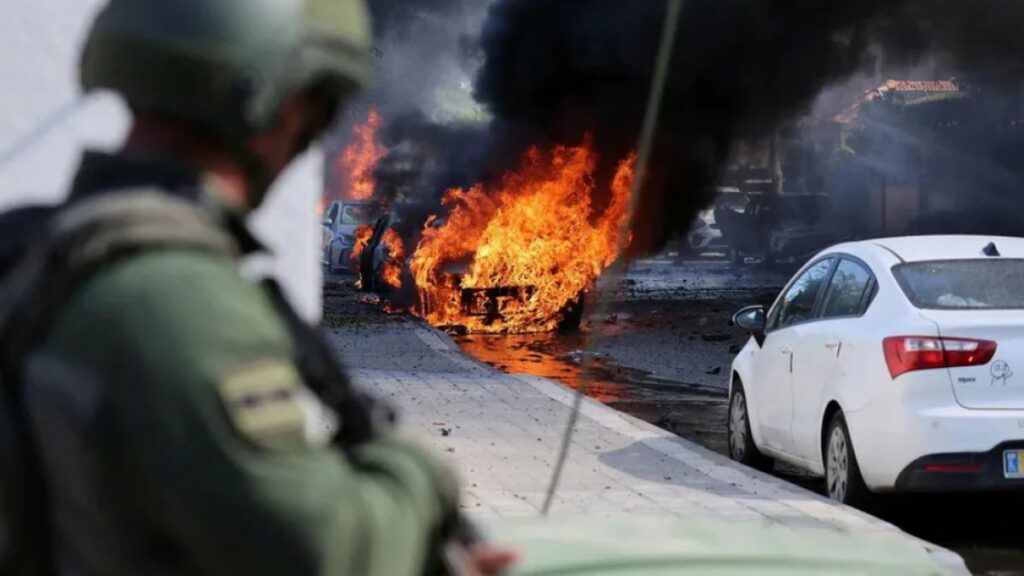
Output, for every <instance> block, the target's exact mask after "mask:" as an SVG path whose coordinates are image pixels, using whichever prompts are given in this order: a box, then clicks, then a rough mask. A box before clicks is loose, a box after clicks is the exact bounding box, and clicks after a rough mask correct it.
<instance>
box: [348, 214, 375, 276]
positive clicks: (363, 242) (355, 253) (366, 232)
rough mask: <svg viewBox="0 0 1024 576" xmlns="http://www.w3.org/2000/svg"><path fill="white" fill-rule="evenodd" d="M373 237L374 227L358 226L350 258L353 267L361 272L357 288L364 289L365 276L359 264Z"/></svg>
mask: <svg viewBox="0 0 1024 576" xmlns="http://www.w3.org/2000/svg"><path fill="white" fill-rule="evenodd" d="M371 239H373V228H370V227H369V226H367V225H366V224H363V225H361V226H360V227H359V228H356V233H355V243H354V244H353V245H352V252H351V253H350V255H349V258H350V260H351V262H352V268H353V269H354V270H356V271H357V272H359V273H360V277H359V280H357V281H356V289H357V290H362V288H363V278H362V272H361V267H360V266H359V259H360V257H362V255H363V252H364V251H365V250H366V247H367V246H369V244H370V240H371Z"/></svg>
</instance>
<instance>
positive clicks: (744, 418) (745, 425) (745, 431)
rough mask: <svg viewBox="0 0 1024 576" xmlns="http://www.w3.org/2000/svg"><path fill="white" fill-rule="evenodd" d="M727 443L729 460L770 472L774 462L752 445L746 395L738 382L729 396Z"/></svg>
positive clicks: (752, 439) (755, 445) (752, 436)
mask: <svg viewBox="0 0 1024 576" xmlns="http://www.w3.org/2000/svg"><path fill="white" fill-rule="evenodd" d="M727 441H728V443H729V457H730V458H732V459H733V460H735V461H737V462H739V463H740V464H745V465H747V466H750V467H751V468H754V469H756V470H760V471H762V472H769V471H771V469H772V467H773V466H774V461H772V459H771V458H769V457H767V456H765V455H764V454H762V453H761V450H760V449H758V447H757V444H755V443H754V435H753V434H751V432H750V411H749V410H748V409H747V394H746V392H745V391H744V390H743V385H742V384H740V382H739V381H738V380H737V381H736V383H735V384H733V387H732V394H731V395H730V396H729V418H728V423H727Z"/></svg>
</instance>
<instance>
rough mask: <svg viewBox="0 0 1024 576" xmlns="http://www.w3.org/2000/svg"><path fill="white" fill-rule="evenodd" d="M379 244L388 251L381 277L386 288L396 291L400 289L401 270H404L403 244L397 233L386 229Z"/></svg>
mask: <svg viewBox="0 0 1024 576" xmlns="http://www.w3.org/2000/svg"><path fill="white" fill-rule="evenodd" d="M381 242H382V243H383V244H384V246H385V247H386V248H387V249H388V259H387V261H385V262H384V272H383V274H382V275H381V276H382V277H383V279H384V283H385V284H387V285H388V287H390V288H392V289H394V290H397V289H399V288H401V287H402V270H403V269H404V268H405V243H404V242H402V237H401V236H399V235H398V232H395V231H394V230H392V229H390V228H388V230H387V232H384V238H382V239H381Z"/></svg>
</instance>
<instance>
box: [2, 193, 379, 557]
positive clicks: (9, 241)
mask: <svg viewBox="0 0 1024 576" xmlns="http://www.w3.org/2000/svg"><path fill="white" fill-rule="evenodd" d="M225 224H226V225H225ZM0 230H2V231H3V235H2V238H0V574H4V575H7V574H17V575H26V576H36V575H48V574H52V573H54V568H53V565H52V560H53V554H52V550H51V543H50V541H49V540H50V536H51V529H50V522H49V520H50V516H49V506H48V498H47V494H46V486H45V484H46V483H45V481H44V475H43V473H42V468H41V466H40V462H39V459H38V455H39V451H38V450H37V448H36V446H35V444H34V438H33V435H32V433H31V428H30V426H29V423H28V418H27V414H26V412H25V410H24V408H23V403H22V393H23V389H22V382H21V377H20V369H21V362H22V361H23V360H24V359H25V358H26V357H27V356H28V355H29V354H30V353H31V351H32V350H33V348H34V346H37V345H38V344H39V339H40V338H41V337H42V336H44V335H45V332H46V329H47V327H48V326H49V323H50V322H51V321H53V320H54V318H55V316H56V315H57V314H59V313H60V310H61V308H62V305H63V303H64V302H65V301H66V300H67V298H69V297H70V296H71V295H72V294H73V293H74V292H75V290H76V289H77V288H79V287H81V286H82V285H83V284H84V283H85V282H86V281H87V280H88V279H89V278H91V277H92V276H93V275H95V274H96V273H97V272H99V271H101V270H103V269H105V268H107V267H109V266H112V265H114V264H115V263H117V262H119V261H123V260H124V259H127V258H130V257H132V256H134V255H138V254H140V253H145V252H148V251H154V250H160V249H168V248H174V249H182V248H184V249H194V250H199V251H206V252H211V253H216V254H223V255H228V256H231V257H233V258H236V259H237V258H240V257H241V256H242V254H241V253H240V246H241V245H242V244H244V243H245V242H244V239H243V238H240V237H239V234H240V233H241V232H240V231H242V230H244V224H243V223H242V222H241V221H240V220H238V221H230V222H224V218H223V217H222V216H221V215H214V214H213V213H212V211H211V210H209V209H207V208H205V207H204V205H203V203H202V202H201V201H200V200H199V198H198V192H196V193H194V194H192V195H185V194H183V193H179V192H174V193H168V192H167V191H163V190H156V189H153V190H148V189H128V190H116V191H110V192H104V193H99V194H94V195H90V196H88V197H85V198H82V199H78V200H73V201H71V202H69V203H67V204H64V205H62V206H30V207H25V208H19V209H15V210H13V211H10V212H7V213H3V214H0ZM266 288H267V292H268V294H269V295H270V297H271V298H272V301H273V303H274V306H275V308H276V309H277V311H278V312H279V314H280V315H281V316H282V317H283V319H284V320H285V322H286V324H287V325H288V328H289V330H290V331H291V332H292V334H293V338H295V339H296V342H297V346H296V349H297V350H298V351H299V355H300V357H298V358H296V363H297V365H298V367H299V371H300V373H301V374H302V375H303V377H304V379H305V380H306V382H307V385H309V387H310V389H311V390H312V391H313V392H314V393H315V394H317V395H318V396H319V397H320V399H321V400H322V401H323V402H324V403H325V404H327V405H328V406H330V407H331V408H332V409H333V410H335V412H336V413H337V414H338V415H339V416H340V418H339V420H340V421H341V423H342V424H341V429H340V430H339V433H338V436H337V438H336V442H335V443H336V444H337V445H339V447H341V448H342V449H347V448H349V447H351V446H353V445H356V444H359V443H362V442H365V441H366V440H368V439H370V438H371V437H373V436H374V435H375V434H377V433H378V431H379V430H380V429H381V428H382V427H385V426H390V425H391V423H392V422H393V420H394V417H393V413H392V412H391V410H390V409H389V408H387V407H386V406H385V405H383V404H381V403H379V402H376V401H373V400H372V399H370V398H369V397H367V396H365V395H362V394H361V393H358V392H356V391H355V390H354V389H353V388H352V386H351V384H350V382H349V380H348V379H347V377H346V376H345V374H344V370H343V369H342V368H341V366H340V364H338V362H337V361H336V360H335V359H334V357H333V355H332V354H331V352H330V350H329V347H328V346H327V344H326V342H324V340H323V339H322V336H321V335H320V333H319V332H318V331H317V330H316V329H314V328H312V327H310V326H309V325H307V324H306V323H305V322H304V321H303V320H301V319H300V317H299V316H298V314H297V313H296V312H295V311H294V309H293V308H292V307H291V305H290V304H289V303H288V302H287V301H286V300H285V298H284V296H283V294H282V292H281V290H280V288H279V287H278V286H277V285H276V284H274V283H272V282H268V283H266Z"/></svg>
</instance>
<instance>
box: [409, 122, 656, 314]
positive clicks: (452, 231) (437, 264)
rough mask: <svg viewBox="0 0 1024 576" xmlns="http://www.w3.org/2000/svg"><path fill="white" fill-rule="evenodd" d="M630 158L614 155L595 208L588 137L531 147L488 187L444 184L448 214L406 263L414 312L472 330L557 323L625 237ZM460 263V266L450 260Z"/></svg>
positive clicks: (594, 160)
mask: <svg viewBox="0 0 1024 576" xmlns="http://www.w3.org/2000/svg"><path fill="white" fill-rule="evenodd" d="M635 159H636V158H635V155H630V156H629V157H628V158H626V159H625V160H623V161H622V162H621V163H620V164H619V167H618V170H617V172H616V174H615V177H614V178H613V180H612V183H611V194H610V201H609V202H608V205H607V207H606V208H605V209H604V211H603V212H602V213H601V214H599V215H598V214H595V213H594V212H595V207H594V206H593V201H594V197H595V193H596V192H597V186H596V184H595V181H594V177H593V176H594V171H595V169H596V166H597V155H596V153H595V152H594V149H593V146H592V144H591V141H590V138H589V137H587V138H586V139H585V140H584V142H583V144H582V145H580V146H576V147H569V146H558V147H555V148H553V149H552V150H551V151H550V152H547V153H545V152H542V151H541V150H540V149H539V148H532V149H530V150H529V151H527V153H526V154H525V155H524V157H523V160H522V165H521V166H520V168H519V169H518V170H515V171H513V172H510V173H508V174H506V175H505V177H504V178H503V180H502V183H501V186H500V187H498V189H496V190H489V189H487V188H485V186H484V185H482V184H478V185H476V186H474V187H472V188H470V189H468V190H463V189H454V190H449V191H448V192H447V194H446V195H445V198H444V204H445V206H447V207H448V208H449V215H448V219H447V221H446V222H445V223H444V224H443V225H441V226H439V227H434V226H432V225H431V224H430V223H428V226H427V228H426V230H425V231H424V233H423V238H422V239H421V241H420V243H419V245H418V246H417V248H416V252H415V254H414V255H413V258H412V262H411V264H410V269H411V271H412V273H413V277H414V279H415V282H416V287H417V289H418V290H419V293H420V308H421V309H420V314H421V315H422V316H424V317H425V318H426V319H427V320H428V321H429V322H430V323H432V324H434V325H461V326H465V327H466V328H467V329H468V330H470V331H473V332H515V333H525V332H544V331H551V330H554V329H556V328H557V327H558V325H559V323H560V322H561V320H562V319H563V317H564V316H565V314H566V310H567V307H569V306H570V305H571V304H572V303H574V302H576V301H577V300H578V299H579V298H580V297H581V296H582V294H583V293H585V292H586V291H587V290H589V289H590V288H591V287H592V286H593V284H594V282H595V281H596V280H597V278H598V276H600V274H601V273H602V272H603V271H604V270H605V269H606V268H607V267H608V266H610V265H611V264H612V262H614V261H615V259H616V258H618V256H619V251H620V247H621V246H622V245H624V244H626V243H627V242H628V241H629V238H628V237H627V238H621V235H622V234H623V233H624V232H623V230H624V223H625V219H626V218H627V210H628V202H629V193H630V188H631V185H632V180H633V166H634V164H635ZM626 234H628V233H626ZM622 240H625V241H626V242H622ZM460 264H468V266H469V267H468V271H467V272H466V273H465V274H460V273H458V272H457V271H455V270H453V268H454V267H457V266H459V265H460Z"/></svg>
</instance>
